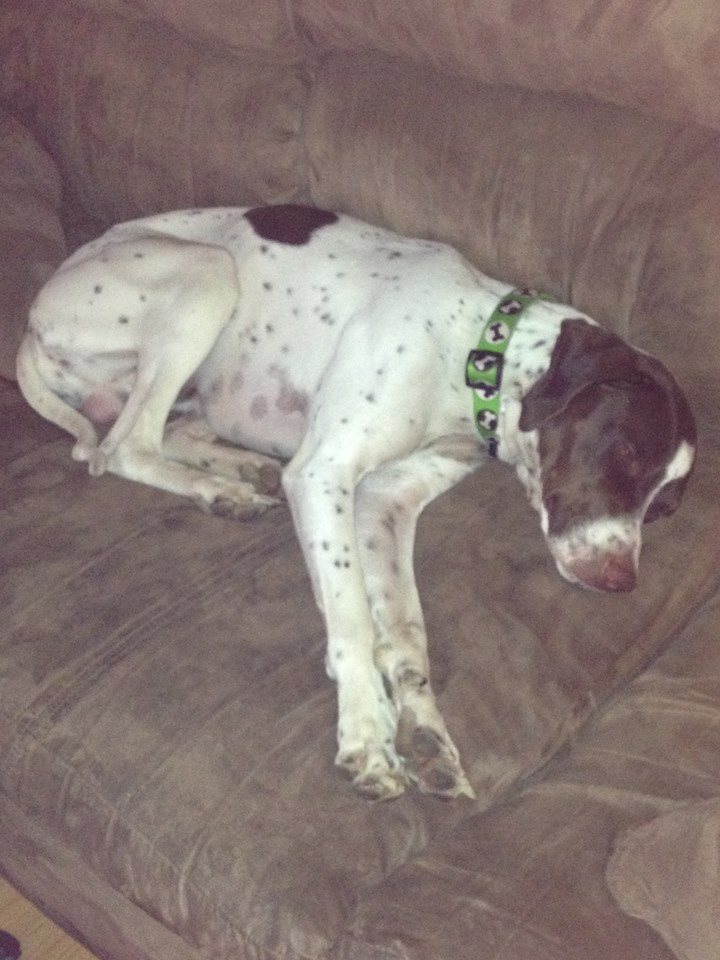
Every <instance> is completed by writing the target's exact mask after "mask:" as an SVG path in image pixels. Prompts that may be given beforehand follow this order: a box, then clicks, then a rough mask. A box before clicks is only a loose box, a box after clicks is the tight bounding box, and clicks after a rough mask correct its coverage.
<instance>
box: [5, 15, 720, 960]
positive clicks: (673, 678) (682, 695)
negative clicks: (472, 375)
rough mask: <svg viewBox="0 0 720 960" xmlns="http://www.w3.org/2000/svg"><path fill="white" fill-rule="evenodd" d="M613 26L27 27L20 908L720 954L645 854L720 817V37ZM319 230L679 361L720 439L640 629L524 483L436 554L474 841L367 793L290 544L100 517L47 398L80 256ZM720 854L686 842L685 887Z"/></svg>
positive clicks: (443, 640)
mask: <svg viewBox="0 0 720 960" xmlns="http://www.w3.org/2000/svg"><path fill="white" fill-rule="evenodd" d="M481 7H482V9H481ZM485 8H487V9H485ZM653 9H654V7H653ZM538 11H542V12H541V13H540V12H538ZM583 11H584V12H583V13H582V15H580V14H579V12H578V7H577V4H574V3H571V2H570V0H563V2H561V3H556V4H553V5H551V8H547V6H542V5H540V6H538V5H537V4H532V3H517V2H515V3H512V4H509V3H508V4H505V3H501V4H493V5H484V6H483V5H477V4H474V5H473V4H470V5H468V4H463V3H460V2H459V0H458V2H454V0H453V2H451V3H446V4H444V5H442V7H439V6H438V5H437V4H435V3H432V4H431V3H429V2H428V0H412V2H410V3H407V4H403V5H402V11H401V9H400V7H399V6H398V7H395V6H393V5H389V4H386V5H382V4H355V3H349V2H347V0H292V2H280V0H263V2H261V3H255V2H253V3H251V2H249V0H241V2H239V0H208V2H207V3H204V4H202V5H198V4H197V3H195V2H194V0H174V2H173V3H171V4H168V3H166V2H161V0H29V2H28V0H24V2H22V3H21V2H19V0H8V2H6V3H4V4H3V5H2V8H0V104H1V105H2V109H3V110H4V113H3V114H2V115H1V116H0V237H1V238H2V240H3V244H2V247H1V248H0V306H1V307H2V309H1V310H0V374H2V376H3V377H4V378H5V379H3V380H0V477H1V482H0V610H2V618H0V819H1V820H2V823H3V828H4V830H3V839H2V844H0V872H2V873H3V874H5V875H6V876H8V877H9V878H10V879H11V880H12V882H13V883H15V884H16V885H17V886H19V887H20V888H21V889H22V890H23V891H24V892H25V893H26V894H27V895H29V896H30V897H31V898H32V899H34V900H35V901H36V902H37V903H39V904H40V905H41V906H42V908H43V909H44V910H45V911H46V912H47V913H48V914H49V915H51V916H53V917H54V918H55V919H56V920H57V921H58V922H60V923H61V924H63V925H64V926H65V927H66V928H68V929H69V930H71V931H72V932H73V933H74V934H75V935H76V936H78V937H80V939H81V940H83V941H84V942H85V943H87V944H88V945H89V946H90V947H91V948H92V949H93V950H94V951H95V952H96V953H97V954H98V955H99V956H101V957H107V958H108V960H109V958H112V960H202V958H210V957H211V958H213V960H238V958H242V960H244V958H250V960H340V958H342V960H396V958H397V960H440V958H441V960H445V958H448V960H449V958H453V960H464V958H467V960H577V958H578V957H582V958H583V960H627V958H628V957H633V960H673V957H674V956H677V957H680V958H681V960H697V958H698V957H701V956H702V950H703V949H706V951H707V950H710V949H711V948H714V944H710V946H708V944H709V942H710V940H711V934H710V933H709V932H703V931H710V930H711V929H712V927H711V923H710V921H708V924H706V925H705V926H703V925H702V924H700V923H698V925H697V927H696V929H695V930H694V936H695V940H694V941H693V942H692V943H691V945H690V946H688V945H687V944H688V943H690V941H689V940H687V938H686V934H687V931H686V930H685V929H684V928H683V929H681V927H680V926H679V925H678V922H677V916H676V914H675V913H674V912H673V910H671V909H670V906H668V905H669V904H670V901H671V898H672V897H673V896H675V893H674V891H676V890H677V888H678V882H679V881H678V877H677V875H676V874H674V873H673V872H672V871H670V870H666V869H665V867H664V866H663V864H666V863H668V862H671V861H672V860H673V854H672V850H666V849H665V848H664V847H662V845H661V844H660V843H659V841H658V844H657V845H653V846H652V847H648V848H647V849H646V851H645V853H646V854H647V856H644V855H643V853H642V851H641V850H640V848H639V847H635V846H633V838H634V837H635V836H637V837H638V838H640V840H642V838H644V837H647V836H649V835H650V834H649V833H644V832H643V831H645V830H646V831H651V832H652V831H653V830H654V825H655V824H657V825H658V827H657V836H658V837H660V834H661V833H662V830H663V827H662V824H663V822H664V821H663V818H664V817H665V816H668V817H676V818H680V817H682V816H684V815H685V814H687V816H688V817H692V811H693V810H696V809H697V810H702V811H703V812H704V811H705V810H706V808H705V807H703V806H701V805H702V804H705V803H708V804H711V803H712V802H713V800H714V799H715V798H716V797H717V796H718V770H717V762H716V755H717V749H716V742H717V737H716V733H717V717H716V713H717V710H716V706H717V703H718V702H720V686H719V685H718V684H719V681H718V676H720V673H719V672H718V670H717V669H716V668H715V666H714V664H715V660H716V657H715V654H714V638H715V637H716V636H717V630H718V626H719V623H720V620H719V616H718V607H717V596H718V586H719V582H718V581H719V577H720V573H719V571H720V565H719V564H718V559H719V557H720V554H718V547H717V531H718V530H720V500H719V499H718V496H717V478H718V475H719V473H720V451H719V449H718V439H719V438H718V419H717V409H718V402H719V401H720V397H719V396H718V370H719V369H720V334H719V333H718V327H717V321H716V306H717V290H718V289H719V288H720V261H719V260H718V257H717V249H718V238H719V237H720V180H719V177H720V175H719V174H718V170H720V163H719V162H718V161H719V160H720V144H719V143H718V129H720V117H718V112H717V111H718V99H717V95H716V91H717V89H718V79H719V78H718V77H717V70H718V69H720V68H719V67H718V63H719V61H718V60H717V58H716V57H713V56H712V55H711V54H712V50H713V41H714V38H717V36H718V33H720V13H719V12H718V9H717V8H716V6H715V5H713V4H710V3H709V0H708V3H707V4H700V5H698V4H696V3H691V2H690V0H673V2H671V3H669V4H665V5H664V7H663V9H662V11H655V13H654V15H653V16H652V17H650V16H649V15H648V10H647V9H646V6H645V5H644V4H643V2H642V0H634V2H633V3H632V4H630V5H628V4H627V3H623V2H621V0H594V2H593V3H590V4H585V5H584V7H583ZM631 21H632V24H633V26H632V28H631V27H630V23H631ZM637 23H644V24H645V27H644V28H643V29H642V30H639V29H637V28H636V27H635V26H634V25H635V24H637ZM291 200H300V201H303V202H310V203H315V204H317V205H319V206H325V207H330V208H333V209H339V210H343V211H346V212H348V213H352V214H355V215H356V216H360V217H363V218H365V219H367V220H370V221H372V222H375V223H379V224H382V225H385V226H389V227H391V228H394V229H396V230H400V231H402V232H405V233H409V234H413V235H419V236H427V237H433V238H438V239H442V240H445V241H448V242H450V243H452V244H454V245H455V246H456V247H458V248H459V249H461V250H462V251H463V252H464V253H465V254H466V255H467V256H468V257H469V258H470V259H472V260H473V261H474V262H475V263H477V264H478V266H479V267H480V268H481V269H483V270H485V271H486V272H488V273H490V274H492V275H494V276H497V277H502V278H505V279H508V280H510V281H512V282H514V283H518V284H540V285H542V286H543V287H545V288H547V289H550V290H551V291H552V292H554V293H555V294H556V295H557V296H558V297H559V298H560V299H561V300H563V301H566V302H569V303H571V304H572V305H573V309H578V310H582V311H587V312H589V313H590V314H591V315H593V316H595V317H596V318H597V319H598V320H599V321H600V322H602V323H603V324H605V325H606V326H608V327H609V328H611V329H614V330H616V331H617V332H619V333H621V334H622V335H623V336H625V337H627V338H629V339H630V340H631V341H632V342H634V343H636V344H637V345H639V346H641V347H644V348H647V349H650V350H653V351H655V352H657V353H658V354H660V355H661V356H662V358H663V359H664V360H665V361H666V362H667V364H668V365H669V366H670V368H671V369H673V370H674V371H675V372H676V373H677V374H678V376H679V378H680V379H681V380H682V382H683V384H684V386H685V388H686V391H687V393H688V396H689V397H690V400H691V403H692V405H693V408H694V410H695V413H696V415H697V418H698V421H699V424H700V430H701V437H700V457H699V461H698V466H697V469H696V472H695V476H694V477H693V479H692V482H691V484H690V487H689V489H688V493H687V497H686V500H685V503H684V504H683V506H682V508H681V510H680V511H679V512H678V513H677V514H675V515H674V516H673V517H672V518H670V519H669V520H664V521H662V522H658V523H657V524H653V525H651V526H649V527H648V528H647V530H646V537H645V545H644V549H643V557H642V565H641V576H640V585H639V587H638V589H637V590H636V591H635V592H634V593H633V594H631V595H628V596H622V597H619V596H611V595H598V594H591V593H586V592H583V591H580V590H578V589H576V588H573V587H571V586H570V585H569V584H567V583H565V582H563V581H562V580H561V579H560V578H559V577H558V575H557V573H556V571H555V568H554V565H553V563H552V561H551V559H550V557H549V556H548V554H547V550H546V548H545V546H544V544H543V542H542V537H541V534H540V531H539V529H538V521H537V517H536V516H535V514H534V513H533V511H532V509H531V508H530V506H529V505H528V504H527V503H526V502H525V499H524V496H523V493H522V490H521V488H520V486H519V484H518V483H517V481H516V480H515V479H514V478H513V477H512V476H511V475H510V473H509V472H508V471H507V470H506V469H504V468H503V467H502V465H499V464H494V465H492V466H491V467H489V468H488V469H486V470H483V471H482V472H481V473H479V474H478V475H476V476H473V477H471V478H469V479H468V480H466V481H465V482H463V483H462V484H461V485H460V486H458V487H457V488H456V489H455V490H453V491H452V492H450V493H449V494H448V495H446V496H444V497H442V498H440V499H439V500H438V501H436V502H435V503H433V504H432V505H431V507H430V508H429V509H428V510H427V512H426V514H425V515H424V516H423V518H422V521H421V524H420V529H419V534H418V542H417V549H416V568H417V576H418V582H419V586H420V592H421V596H422V598H423V605H424V610H425V616H426V621H427V626H428V632H429V635H430V656H431V663H432V676H433V682H434V686H435V688H436V690H437V693H438V699H439V703H440V707H441V709H442V711H443V714H444V716H445V718H446V720H447V722H448V725H449V727H450V730H451V732H452V734H453V737H454V739H455V740H456V742H457V743H458V746H459V748H460V750H461V753H462V755H463V759H464V762H465V767H466V769H467V772H468V774H469V777H470V779H471V780H472V782H473V784H474V785H475V787H476V790H477V793H478V799H477V801H474V802H471V801H469V800H462V801H459V802H456V803H443V802H441V801H439V800H437V799H435V798H431V797H425V796H421V795H419V794H417V793H416V792H408V793H407V794H406V795H404V796H403V797H402V798H400V799H399V800H397V801H395V802H393V803H391V804H386V805H378V804H372V803H367V802H363V801H362V800H360V799H358V798H357V797H356V796H355V795H354V794H353V792H352V790H351V788H350V785H349V784H348V782H347V781H346V780H344V779H343V776H342V774H341V773H340V772H339V771H338V770H336V769H335V768H334V767H333V762H332V761H333V754H334V751H335V729H334V728H335V720H336V713H335V710H336V708H335V702H334V689H333V685H332V683H331V682H330V681H329V680H328V679H327V677H326V676H325V672H324V667H323V655H324V637H323V628H322V620H321V617H320V614H319V613H318V611H317V610H316V608H315V606H314V603H313V600H312V593H311V588H310V583H309V580H308V577H307V574H306V571H305V568H304V565H303V562H302V557H301V552H300V548H299V545H298V544H297V542H296V539H295V536H294V533H293V529H292V523H291V519H290V516H289V513H288V511H287V510H286V509H285V508H284V507H280V508H278V509H276V510H273V511H271V512H270V513H268V514H267V515H266V516H264V517H262V518H260V519H258V520H257V521H254V522H252V523H245V524H242V523H233V522H230V521H227V520H223V519H220V518H216V517H211V516H208V515H205V514H203V513H201V512H199V511H198V510H197V509H196V508H195V507H194V506H193V505H192V504H189V503H186V502H184V501H182V500H180V499H178V498H175V497H172V496H170V495H168V494H164V493H161V492H159V491H157V490H153V489H149V488H145V487H142V486H139V485H134V484H131V483H129V482H126V481H121V480H119V479H118V478H116V477H113V476H103V477H101V478H91V477H89V476H88V475H87V472H86V470H85V469H84V468H83V467H82V466H81V465H79V464H76V463H74V462H73V461H72V460H71V458H70V447H71V443H70V439H69V438H68V437H67V436H65V435H64V434H62V433H61V432H60V431H59V430H57V429H56V428H54V427H52V426H51V425H49V424H48V423H46V422H44V421H42V420H41V419H40V418H38V417H37V416H36V415H35V414H34V413H33V412H32V411H31V410H30V409H29V408H28V407H27V405H26V404H25V403H24V401H23V400H22V398H21V396H20V394H19V392H18V390H17V388H16V386H15V385H14V384H13V383H12V379H13V376H14V355H15V351H16V349H17V344H18V342H19V339H20V337H21V335H22V330H23V327H24V324H25V320H26V313H27V307H28V304H29V303H30V302H31V300H32V298H33V296H34V295H35V293H36V292H37V289H38V288H39V286H40V285H41V284H42V282H43V280H44V279H45V278H46V277H47V276H48V275H49V273H50V272H51V271H52V270H53V269H54V268H55V267H56V266H57V265H58V264H59V263H60V262H61V260H62V259H63V257H64V256H65V255H66V253H67V252H69V251H70V250H71V249H73V248H75V247H76V246H77V244H78V243H79V242H80V241H81V240H82V239H85V238H87V237H89V236H91V235H93V234H94V233H97V232H98V231H100V230H101V229H103V228H104V227H106V226H108V225H109V224H110V223H112V222H115V221H117V220H125V219H129V218H131V217H134V216H140V215H143V214H147V213H152V212H157V211H159V210H162V209H168V208H171V207H182V206H188V207H190V206H207V205H213V204H233V205H236V204H249V203H258V202H270V201H291ZM469 346H471V345H469ZM707 809H708V810H710V809H714V808H711V807H708V808H707ZM668 822H669V821H668ZM698 823H699V820H697V819H689V820H688V821H687V826H688V829H690V830H691V829H692V828H693V825H695V826H697V825H698ZM672 824H673V825H675V826H677V825H678V824H680V820H679V819H675V820H673V821H672ZM699 829H700V828H699ZM708 829H709V828H708ZM636 831H637V833H636ZM708 835H709V834H707V833H702V831H701V834H693V837H700V839H698V840H697V843H695V841H692V842H691V840H687V842H686V841H685V840H683V839H682V837H686V836H689V834H687V833H683V830H682V829H681V827H680V826H677V831H675V830H673V831H670V832H669V833H668V836H671V837H675V836H677V837H678V840H677V843H678V844H685V846H686V848H687V849H686V851H685V852H686V855H687V856H686V859H685V860H683V859H682V858H677V860H676V861H675V862H676V864H677V866H678V869H680V868H681V867H682V864H683V863H687V862H689V861H688V860H687V857H689V856H690V855H691V853H692V851H697V856H698V857H702V851H703V849H704V847H703V845H702V837H706V836H708ZM693 843H695V846H693ZM614 851H617V852H616V853H615V854H614ZM651 854H653V856H651ZM655 854H656V856H654V855H655ZM613 855H614V857H615V859H613V860H611V858H613ZM608 863H613V864H615V867H614V869H611V870H610V871H609V872H607V873H606V871H607V869H608ZM618 864H620V865H621V866H618ZM618 878H620V879H618ZM709 879H710V880H711V879H712V878H709ZM638 889H641V890H644V891H645V892H646V893H647V892H648V891H650V893H651V897H650V899H649V900H646V901H643V902H641V901H640V900H639V899H638V897H637V896H635V894H636V893H637V890H638ZM689 890H690V888H688V890H687V891H686V893H687V894H688V895H689ZM706 890H711V885H710V886H708V887H707V888H706ZM698 895H699V896H700V895H702V891H701V892H700V893H699V894H698ZM650 901H651V902H650ZM683 937H685V939H683ZM703 938H704V939H703ZM692 950H694V951H695V953H693V952H692ZM698 950H699V951H700V953H697V951H698ZM683 951H685V952H684V953H683ZM710 956H712V953H711V952H706V955H705V957H703V960H706V958H707V960H709V958H710Z"/></svg>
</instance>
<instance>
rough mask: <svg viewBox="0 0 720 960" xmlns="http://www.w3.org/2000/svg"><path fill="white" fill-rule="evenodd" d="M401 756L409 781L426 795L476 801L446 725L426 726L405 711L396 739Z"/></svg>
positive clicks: (412, 714) (408, 711)
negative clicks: (467, 798) (468, 798)
mask: <svg viewBox="0 0 720 960" xmlns="http://www.w3.org/2000/svg"><path fill="white" fill-rule="evenodd" d="M395 742H396V745H397V750H398V753H399V754H400V756H401V757H403V759H404V760H405V768H406V770H407V775H408V777H409V779H410V780H411V781H412V782H413V783H415V784H417V786H418V787H419V789H420V790H421V791H422V792H423V793H433V794H435V795H436V796H439V797H445V798H447V799H454V798H456V797H460V796H465V797H470V798H471V799H475V791H474V790H473V788H472V786H471V785H470V781H469V780H468V778H467V776H466V775H465V771H464V770H463V768H462V765H461V763H460V756H459V754H458V751H457V748H456V747H455V744H454V743H453V742H452V740H451V739H450V735H449V734H448V732H447V730H446V729H445V725H444V723H442V720H440V722H439V723H434V724H432V725H430V724H427V723H425V724H423V723H421V722H419V721H418V717H417V715H416V714H415V712H414V711H413V710H412V709H411V708H410V707H403V708H402V710H401V711H400V717H399V719H398V732H397V737H396V741H395Z"/></svg>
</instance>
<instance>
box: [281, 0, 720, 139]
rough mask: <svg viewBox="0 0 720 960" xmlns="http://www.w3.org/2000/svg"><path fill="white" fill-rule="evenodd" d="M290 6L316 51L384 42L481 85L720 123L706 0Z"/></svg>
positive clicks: (320, 2) (718, 27)
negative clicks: (582, 96) (576, 96)
mask: <svg viewBox="0 0 720 960" xmlns="http://www.w3.org/2000/svg"><path fill="white" fill-rule="evenodd" d="M296 8H297V10H298V14H299V21H300V23H301V24H302V26H303V27H304V28H305V30H306V31H307V33H308V34H309V35H310V36H311V37H312V39H313V40H314V42H315V43H316V44H317V45H318V46H321V47H323V48H327V47H334V48H339V49H342V50H344V51H356V50H359V49H360V50H367V49H374V50H382V51H385V52H388V53H392V54H394V55H395V56H398V55H402V56H405V57H409V58H412V59H414V60H417V61H420V62H422V63H432V64H434V65H435V67H436V68H438V69H439V70H442V71H443V72H446V73H451V74H456V75H457V74H460V75H463V76H466V77H469V78H471V79H473V80H480V81H482V82H484V83H489V84H493V85H498V84H512V85H513V86H518V87H525V88H528V89H531V90H542V91H553V92H556V93H561V92H571V93H586V94H590V95H592V96H594V97H595V98H596V99H598V100H604V101H606V102H607V101H609V102H611V103H616V104H620V105H622V106H624V107H631V108H640V109H641V110H642V111H643V112H644V113H647V114H655V115H656V116H660V117H665V118H672V119H674V120H679V121H681V122H683V123H685V122H688V121H690V122H696V123H699V124H703V125H706V126H711V127H714V128H715V129H716V130H717V129H720V101H718V97H717V89H718V85H720V62H719V61H718V59H717V58H716V57H714V55H713V51H714V50H715V49H716V48H717V42H718V36H719V35H720V10H718V7H717V6H716V5H715V4H714V3H712V0H704V2H702V3H696V2H694V0H670V2H668V3H666V4H664V5H663V7H662V9H661V10H657V9H656V8H655V7H653V8H652V12H651V13H650V11H649V10H647V11H646V10H645V9H644V8H643V7H642V5H638V4H637V3H633V4H628V3H626V2H625V0H594V2H593V3H592V4H583V5H578V4H577V3H574V2H573V0H564V2H557V0H556V2H554V3H550V4H548V3H544V4H538V3H533V2H524V3H519V2H517V0H499V2H495V3H492V4H478V3H461V2H457V0H455V2H452V3H446V4H443V5H442V6H439V5H438V4H437V3H436V2H435V0H408V2H406V3H404V4H402V5H399V4H390V3H388V4H367V3H356V2H355V0H296ZM646 13H647V15H646ZM640 22H642V28H639V26H638V25H639V23H640Z"/></svg>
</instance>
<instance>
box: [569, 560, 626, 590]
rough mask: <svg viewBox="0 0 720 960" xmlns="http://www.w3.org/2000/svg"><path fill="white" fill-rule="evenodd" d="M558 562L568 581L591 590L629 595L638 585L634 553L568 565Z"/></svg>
mask: <svg viewBox="0 0 720 960" xmlns="http://www.w3.org/2000/svg"><path fill="white" fill-rule="evenodd" d="M556 562H557V565H558V569H559V570H560V573H561V574H562V575H563V576H564V577H565V578H566V579H568V580H570V581H571V582H572V583H577V584H579V585H580V586H582V587H587V588H588V589H590V590H602V591H603V592H604V593H629V592H630V591H631V590H634V589H635V586H636V584H637V569H636V565H635V560H634V557H633V554H632V553H611V554H605V555H604V556H600V557H595V558H593V559H585V560H582V561H577V560H576V561H575V562H574V563H568V564H563V563H562V562H560V561H556Z"/></svg>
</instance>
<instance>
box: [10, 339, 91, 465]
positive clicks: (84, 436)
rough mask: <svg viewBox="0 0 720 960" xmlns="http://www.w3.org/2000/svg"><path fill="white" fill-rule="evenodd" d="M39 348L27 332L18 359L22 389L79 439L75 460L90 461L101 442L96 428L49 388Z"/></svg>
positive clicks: (42, 411)
mask: <svg viewBox="0 0 720 960" xmlns="http://www.w3.org/2000/svg"><path fill="white" fill-rule="evenodd" d="M38 349H39V345H38V341H37V338H36V337H35V335H34V334H33V333H32V332H31V331H28V332H27V333H26V334H25V336H24V338H23V341H22V343H21V344H20V349H19V350H18V355H17V359H16V362H15V370H16V373H17V379H18V386H19V387H20V391H21V393H22V395H23V396H24V397H25V399H26V400H27V402H28V403H29V404H30V406H31V407H32V408H33V410H35V412H36V413H39V414H40V416H41V417H44V418H45V419H46V420H49V421H50V423H54V424H55V425H56V426H58V427H61V428H62V429H63V430H66V431H67V432H68V433H69V434H72V436H73V437H75V440H76V441H77V442H76V444H75V446H74V447H73V452H72V455H73V459H75V460H88V459H89V458H90V456H91V454H92V452H93V451H94V450H95V449H96V448H97V444H98V438H97V433H96V432H95V427H94V426H93V425H92V423H91V422H90V421H89V420H88V419H87V417H84V416H83V415H82V414H81V413H80V412H79V411H78V410H76V409H75V408H74V407H71V406H70V404H68V403H66V402H65V401H64V400H62V399H61V398H60V397H58V396H57V394H55V393H53V391H52V390H51V389H50V387H48V385H47V383H46V382H45V380H44V379H43V377H42V374H41V373H40V368H39V364H38Z"/></svg>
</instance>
